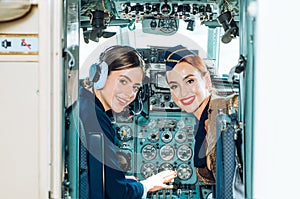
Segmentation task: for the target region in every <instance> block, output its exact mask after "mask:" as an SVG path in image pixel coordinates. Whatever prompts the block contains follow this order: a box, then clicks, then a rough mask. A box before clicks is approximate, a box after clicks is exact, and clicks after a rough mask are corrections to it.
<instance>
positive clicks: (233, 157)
mask: <svg viewBox="0 0 300 199" xmlns="http://www.w3.org/2000/svg"><path fill="white" fill-rule="evenodd" d="M3 2H4V3H3ZM7 2H9V1H1V0H0V5H1V6H2V5H5V6H7V5H9V6H10V7H9V6H7V7H3V8H0V13H1V14H0V55H4V56H3V57H2V58H0V63H4V64H5V65H6V66H11V65H10V64H11V62H13V63H15V62H16V65H17V67H16V68H18V67H20V68H21V69H22V71H23V69H24V66H29V65H30V64H31V65H30V66H32V68H30V69H26V70H25V69H24V71H23V72H22V73H21V72H20V73H15V72H13V71H10V72H9V73H10V74H16V78H23V76H22V77H21V76H18V75H23V73H24V74H26V75H24V76H26V79H30V82H29V83H28V82H27V81H26V82H24V85H23V84H20V83H18V88H20V89H19V90H26V89H31V90H30V92H28V93H30V94H31V95H30V96H29V94H28V95H25V94H23V96H24V99H27V98H26V97H28V99H30V100H27V101H28V105H27V106H26V107H23V105H19V106H22V107H20V108H19V109H18V110H23V109H21V108H29V107H35V108H36V109H30V110H28V111H24V114H25V112H30V114H32V115H34V116H33V119H34V121H35V122H31V123H30V122H27V123H26V124H28V125H29V124H31V125H32V126H34V125H37V126H38V127H35V126H34V127H33V128H31V129H30V132H32V133H31V134H30V135H32V136H31V137H34V139H32V140H34V141H32V140H29V141H28V143H31V142H34V143H33V144H32V146H29V145H30V144H27V145H25V144H23V143H21V144H19V145H20V146H21V147H22V146H24V145H25V146H26V147H27V150H30V153H28V154H33V155H32V156H33V158H32V159H34V161H31V162H33V163H32V164H33V166H32V165H31V164H30V163H28V164H29V166H28V168H29V167H30V168H33V169H31V170H30V169H29V170H28V171H32V170H34V169H35V168H36V167H37V168H38V169H36V170H38V171H36V170H34V171H32V172H31V173H34V178H32V179H34V180H35V179H38V180H35V181H34V183H36V184H35V185H36V186H39V189H38V190H39V191H38V193H36V192H35V191H32V192H33V194H32V195H34V196H35V197H36V198H39V199H41V198H43V197H39V196H40V195H42V194H44V193H45V190H46V193H47V194H46V195H47V196H46V197H48V198H51V199H58V198H63V199H105V198H108V196H107V195H105V194H106V190H111V189H108V187H107V186H109V185H108V184H107V183H106V181H105V178H106V177H107V176H106V170H105V168H106V167H105V166H106V165H105V164H106V163H105V161H106V160H105V158H104V157H106V156H107V154H106V153H105V152H106V149H105V145H106V141H105V139H106V138H105V137H104V136H103V134H102V133H99V132H89V130H88V129H87V128H85V126H84V125H83V121H82V120H81V118H80V106H81V103H80V101H79V96H80V91H79V89H80V88H83V87H84V85H85V83H86V80H87V79H91V78H90V76H91V74H92V73H93V71H92V69H91V68H92V67H93V66H94V65H97V66H98V64H99V63H98V62H99V59H100V60H101V59H103V56H105V53H107V50H106V49H109V48H110V47H111V46H116V45H118V46H130V47H132V48H134V49H135V50H136V52H137V55H138V56H139V57H140V58H141V59H142V63H143V64H144V68H143V73H144V75H143V81H142V84H140V85H139V86H140V87H138V90H137V93H136V97H135V98H134V100H132V102H131V103H129V105H128V106H126V107H125V108H124V109H122V111H120V112H113V111H112V112H111V113H109V119H110V120H111V126H110V128H112V129H113V130H114V132H115V136H114V137H113V138H112V139H113V142H114V149H115V150H116V151H117V157H118V166H119V167H120V168H121V170H122V173H124V174H125V175H126V176H133V177H134V178H135V179H138V180H139V181H142V180H146V179H147V178H149V177H151V176H154V175H156V174H158V173H159V172H162V171H166V170H172V171H176V175H177V176H176V178H174V180H173V181H172V182H168V185H172V186H173V188H172V189H163V190H158V191H154V192H148V193H147V194H146V195H145V196H144V198H143V199H196V198H197V199H211V198H217V199H232V198H236V199H242V198H253V195H252V194H253V190H252V189H253V187H252V186H253V173H252V170H253V165H252V162H253V161H252V158H253V154H252V153H253V134H252V133H251V132H252V130H253V129H252V128H253V114H252V111H251V110H252V109H253V100H254V99H253V98H252V97H251V96H252V95H253V87H254V85H253V75H254V73H253V65H254V30H255V20H254V19H255V14H253V13H251V9H250V8H249V7H251V6H249V5H250V4H251V2H252V1H250V0H249V1H239V0H152V1H151V0H149V1H145V0H131V1H128V0H64V1H62V2H59V3H58V2H56V1H53V2H51V1H47V2H46V1H39V0H28V1H24V3H21V5H20V7H19V8H18V9H20V10H22V9H23V10H24V9H25V5H26V6H27V7H26V11H24V13H23V14H24V15H18V16H17V17H16V18H15V19H11V18H6V19H5V18H3V19H2V20H1V18H2V17H3V16H7V15H2V13H4V12H2V11H5V9H6V8H7V9H11V8H13V9H14V7H13V6H12V5H14V4H12V5H10V4H9V3H7ZM16 2H17V1H16ZM16 2H13V3H16ZM48 6H49V7H48ZM253 6H254V7H255V5H253ZM247 9H248V10H247ZM22 17H24V18H22ZM38 19H39V20H40V21H39V20H38ZM10 23H11V24H13V25H14V26H15V23H16V24H17V26H16V27H17V28H19V29H22V28H26V31H27V32H26V33H22V32H21V33H20V31H19V30H16V29H17V28H14V26H13V25H10ZM18 23H20V24H21V25H19V24H18ZM23 23H24V25H22V24H23ZM34 24H39V25H38V26H35V25H34ZM20 39H21V40H20ZM178 45H179V46H183V47H184V48H186V49H188V50H187V51H188V53H190V55H191V54H192V55H193V56H198V57H200V58H201V60H202V62H203V65H204V66H205V68H207V71H208V72H209V73H208V74H209V79H210V80H211V84H212V87H213V91H214V92H216V93H217V94H218V97H220V99H221V98H222V99H224V101H222V103H223V102H224V103H225V102H226V105H224V106H222V108H218V110H216V109H215V110H214V112H213V114H214V117H215V118H216V124H214V125H212V126H213V127H212V128H213V129H214V131H215V132H216V135H215V136H216V138H211V139H215V140H214V144H215V148H214V150H216V152H215V153H216V154H214V155H215V156H214V157H216V160H215V161H216V166H215V167H214V168H213V169H214V171H216V173H212V171H210V170H209V171H208V174H209V175H214V177H215V182H214V183H206V182H203V181H201V180H199V177H198V172H199V170H197V168H196V167H195V164H196V163H195V157H196V156H197V153H198V152H195V149H196V148H197V150H200V147H197V146H196V140H195V135H196V133H197V131H198V127H199V125H198V123H199V121H200V119H201V118H196V117H195V115H194V114H193V112H188V111H186V110H183V109H182V108H181V107H180V106H179V105H178V104H177V102H176V99H174V96H173V95H172V92H171V89H170V85H169V82H168V81H167V66H166V62H167V59H166V54H167V53H168V49H170V48H172V47H174V46H178ZM16 46H17V47H16ZM175 52H176V53H177V52H178V51H174V52H173V53H175ZM16 57H17V59H16ZM169 57H170V55H169ZM168 59H169V58H168ZM16 60H17V61H16ZM175 61H178V60H175ZM178 62H179V61H178ZM202 62H201V63H202ZM24 63H25V64H24ZM176 63H177V62H176ZM99 65H100V64H99ZM101 67H102V66H101ZM107 67H108V66H107ZM16 68H14V67H10V68H9V70H12V69H16ZM21 69H18V71H21ZM91 71H92V72H91ZM97 72H99V71H97ZM27 73H28V74H29V73H30V74H29V75H28V74H27ZM99 73H100V74H102V72H99ZM97 78H98V79H99V78H100V77H97ZM92 79H95V78H92ZM5 80H7V82H8V80H11V79H8V77H7V79H5ZM92 81H94V80H92ZM105 81H107V80H105ZM94 83H95V82H94ZM104 83H106V82H104ZM27 84H29V86H28V85H27ZM22 86H24V88H23V87H22ZM102 88H103V87H101V88H99V89H102ZM4 91H5V92H6V90H4ZM210 91H211V90H210ZM112 92H113V91H112ZM93 94H95V93H93ZM95 95H96V94H95ZM32 96H34V97H32ZM14 98H16V99H17V98H18V97H14ZM32 98H34V99H33V100H31V99H32ZM189 100H190V99H189ZM6 101H9V100H6ZM119 101H121V102H120V104H125V102H124V101H125V100H123V99H121V100H119ZM186 101H188V100H186ZM186 103H187V104H188V103H190V102H189V101H188V102H186ZM0 104H1V103H0ZM15 104H19V103H15ZM200 105H201V104H200ZM200 105H199V107H200ZM7 107H9V106H7ZM216 107H218V106H216ZM4 108H5V107H4ZM5 110H6V109H5ZM26 110H27V109H26ZM31 110H34V111H31ZM205 110H206V109H205ZM212 110H213V109H212V108H211V107H208V108H207V110H206V112H207V114H208V116H207V117H210V114H211V112H212ZM18 114H19V113H18ZM20 114H21V113H20ZM26 114H27V113H26ZM213 114H211V115H213ZM13 117H15V114H14V116H13ZM22 118H24V120H26V119H29V118H30V117H29V116H28V117H27V115H24V116H23V115H22ZM36 121H38V122H36ZM201 121H202V120H201ZM205 122H206V121H205ZM205 122H204V124H206V123H205ZM24 123H25V122H24ZM35 123H38V124H35ZM209 125H211V124H209ZM203 130H206V131H207V129H205V128H204V127H203ZM9 136H11V137H12V136H15V135H9ZM28 137H30V136H28ZM13 138H14V137H13ZM28 139H29V138H27V137H26V139H25V138H24V140H25V141H27V140H28ZM205 139H206V138H205ZM207 139H209V138H207ZM14 140H15V138H14ZM16 140H17V139H16ZM19 140H21V139H19ZM25 141H24V142H25ZM202 141H203V140H202ZM203 142H208V141H207V140H204V141H203ZM90 146H93V147H95V151H96V152H95V154H92V155H94V156H93V158H94V157H96V158H95V159H97V160H98V161H100V162H101V166H100V167H99V168H97V170H96V172H95V173H89V172H90V167H91V165H90V162H91V161H94V160H92V158H91V156H90V154H89V153H91V151H89V147H90ZM26 147H22V148H26ZM39 149H41V150H39ZM20 151H22V150H20ZM37 151H38V152H37ZM20 153H21V152H20ZM24 153H25V152H24ZM26 154H27V152H26ZM30 157H31V156H30ZM6 159H8V160H10V157H9V158H6ZM206 161H208V160H206ZM28 162H30V161H28ZM208 162H209V161H208ZM104 165H105V166H104ZM93 171H94V170H93ZM24 173H25V172H24ZM31 173H30V172H28V175H30V174H31ZM24 175H26V173H25V174H24ZM112 177H113V176H112ZM28 179H30V177H28ZM48 179H49V180H48ZM92 179H93V180H92ZM95 179H97V180H95ZM24 181H25V180H24ZM95 181H97V182H99V184H96V185H95V184H92V183H94V182H95ZM22 182H23V181H22ZM28 182H30V181H29V180H28ZM41 182H47V183H46V184H45V185H44V184H43V185H40V184H42V183H41ZM38 183H40V184H38ZM23 184H24V183H23ZM28 184H30V183H28ZM31 184H33V183H31ZM95 187H97V189H99V192H101V194H103V195H101V194H100V195H101V196H100V195H99V197H98V198H96V197H95V198H94V197H92V196H91V189H92V188H95ZM110 188H111V187H110ZM32 189H33V190H35V189H34V188H32ZM94 191H95V190H94ZM115 191H116V192H118V191H120V190H118V189H117V188H116V190H115ZM24 193H26V191H24ZM12 194H13V193H12ZM44 195H45V194H44ZM0 196H1V195H0ZM60 196H61V197H60ZM32 198H34V197H32ZM43 199H44V198H43ZM113 199H115V198H113Z"/></svg>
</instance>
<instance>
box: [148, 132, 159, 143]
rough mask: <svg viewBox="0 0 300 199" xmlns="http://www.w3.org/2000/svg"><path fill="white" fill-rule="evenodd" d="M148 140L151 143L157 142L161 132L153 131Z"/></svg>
mask: <svg viewBox="0 0 300 199" xmlns="http://www.w3.org/2000/svg"><path fill="white" fill-rule="evenodd" d="M148 140H149V141H150V142H157V141H158V140H159V131H153V132H151V133H149V134H148Z"/></svg>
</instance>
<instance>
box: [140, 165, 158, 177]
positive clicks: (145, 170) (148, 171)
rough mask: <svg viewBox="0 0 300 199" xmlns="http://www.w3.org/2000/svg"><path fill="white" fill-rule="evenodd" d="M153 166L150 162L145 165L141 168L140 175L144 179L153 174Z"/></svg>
mask: <svg viewBox="0 0 300 199" xmlns="http://www.w3.org/2000/svg"><path fill="white" fill-rule="evenodd" d="M154 171H155V165H154V164H153V163H151V162H148V163H145V164H143V165H142V167H141V174H142V175H143V177H144V178H148V177H150V176H152V175H154V174H155V172H154Z"/></svg>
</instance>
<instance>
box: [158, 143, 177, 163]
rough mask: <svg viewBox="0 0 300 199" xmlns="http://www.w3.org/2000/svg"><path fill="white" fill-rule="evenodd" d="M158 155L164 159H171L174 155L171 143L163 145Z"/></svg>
mask: <svg viewBox="0 0 300 199" xmlns="http://www.w3.org/2000/svg"><path fill="white" fill-rule="evenodd" d="M159 155H160V157H161V158H162V159H163V160H165V161H169V160H171V159H172V158H173V157H174V155H175V149H174V148H173V147H172V146H171V145H168V144H167V145H164V146H163V147H161V149H160V151H159Z"/></svg>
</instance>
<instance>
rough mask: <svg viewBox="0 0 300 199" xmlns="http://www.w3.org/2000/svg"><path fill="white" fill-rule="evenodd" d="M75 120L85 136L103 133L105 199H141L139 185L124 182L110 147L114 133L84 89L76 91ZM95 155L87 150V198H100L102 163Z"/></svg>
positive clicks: (92, 96) (91, 96)
mask: <svg viewBox="0 0 300 199" xmlns="http://www.w3.org/2000/svg"><path fill="white" fill-rule="evenodd" d="M79 102H80V104H79V107H80V108H79V117H80V119H81V121H82V124H83V127H84V130H85V133H86V134H87V133H88V132H103V134H104V142H105V145H104V146H105V155H104V159H105V161H104V162H105V164H104V165H105V199H137V198H142V196H143V192H144V188H143V185H142V184H141V183H140V182H137V181H135V180H127V179H126V178H125V174H124V172H123V171H122V169H121V168H120V165H119V161H118V157H117V150H118V148H117V147H116V145H115V144H114V137H115V133H116V132H115V130H114V128H113V125H112V123H111V119H110V118H109V116H108V115H107V113H106V112H105V111H104V107H103V105H102V104H101V102H100V101H99V100H98V99H97V98H96V96H95V95H94V94H93V93H91V92H90V91H88V90H86V89H85V88H82V87H81V88H80V89H79ZM94 153H97V152H96V151H93V148H88V155H87V158H88V159H89V160H88V176H89V183H90V187H89V189H90V191H89V198H90V199H104V198H103V196H102V187H103V186H102V185H103V184H102V179H101V178H102V174H101V167H102V162H101V161H100V160H98V159H97V158H95V156H94V155H93V154H94Z"/></svg>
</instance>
